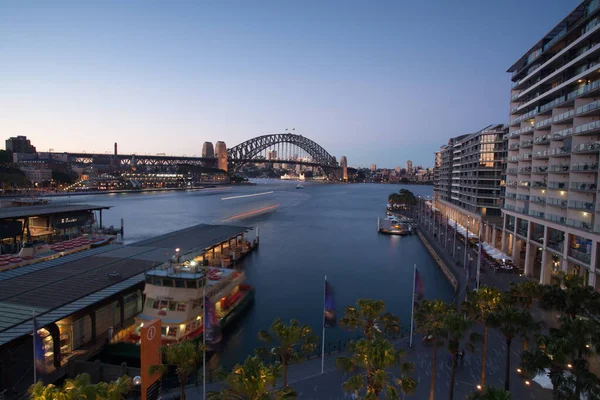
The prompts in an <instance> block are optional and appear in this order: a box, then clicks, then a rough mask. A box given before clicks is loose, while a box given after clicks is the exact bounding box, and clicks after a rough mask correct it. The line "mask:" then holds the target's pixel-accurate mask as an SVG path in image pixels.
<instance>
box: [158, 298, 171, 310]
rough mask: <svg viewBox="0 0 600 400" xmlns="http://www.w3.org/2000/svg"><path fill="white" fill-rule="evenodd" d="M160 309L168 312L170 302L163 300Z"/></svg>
mask: <svg viewBox="0 0 600 400" xmlns="http://www.w3.org/2000/svg"><path fill="white" fill-rule="evenodd" d="M158 308H160V309H161V310H164V311H167V309H168V308H169V301H168V300H161V301H160V305H159V307H158Z"/></svg>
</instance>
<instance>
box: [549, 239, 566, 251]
mask: <svg viewBox="0 0 600 400" xmlns="http://www.w3.org/2000/svg"><path fill="white" fill-rule="evenodd" d="M546 247H549V248H551V249H552V250H556V251H558V252H560V253H562V252H563V250H564V249H565V242H555V241H552V240H548V243H547V244H546Z"/></svg>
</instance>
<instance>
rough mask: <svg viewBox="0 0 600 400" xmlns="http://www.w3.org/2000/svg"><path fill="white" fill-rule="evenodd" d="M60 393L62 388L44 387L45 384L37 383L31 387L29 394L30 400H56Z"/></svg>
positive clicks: (50, 385) (51, 385)
mask: <svg viewBox="0 0 600 400" xmlns="http://www.w3.org/2000/svg"><path fill="white" fill-rule="evenodd" d="M59 393H60V388H58V387H56V386H54V385H53V384H49V385H47V386H46V385H44V383H43V382H37V383H36V384H34V385H31V386H30V387H29V390H27V394H29V398H30V400H55V399H56V398H57V397H58V394H59Z"/></svg>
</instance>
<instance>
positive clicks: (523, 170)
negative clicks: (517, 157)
mask: <svg viewBox="0 0 600 400" xmlns="http://www.w3.org/2000/svg"><path fill="white" fill-rule="evenodd" d="M519 173H520V174H530V173H531V167H521V168H519Z"/></svg>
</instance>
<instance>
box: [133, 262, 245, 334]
mask: <svg viewBox="0 0 600 400" xmlns="http://www.w3.org/2000/svg"><path fill="white" fill-rule="evenodd" d="M145 275H146V286H145V289H144V296H145V298H146V303H145V304H144V308H143V310H142V313H141V314H139V315H138V316H137V317H136V319H135V328H134V330H133V332H132V333H131V335H130V338H129V340H128V341H133V342H138V341H139V335H140V329H141V328H142V327H143V326H144V323H145V322H148V321H151V320H153V319H155V318H159V319H160V320H161V321H162V332H161V334H162V337H161V342H162V344H163V345H168V344H170V343H175V342H180V341H184V340H196V339H199V338H200V337H202V334H203V333H204V321H203V315H204V303H205V301H204V296H206V299H207V300H206V303H207V307H211V308H210V311H212V312H209V313H208V314H209V315H214V316H215V319H214V320H213V321H211V324H210V325H209V326H211V328H212V332H211V333H212V334H213V335H214V336H213V337H216V338H217V339H216V340H214V341H213V343H214V342H218V341H219V339H220V331H221V330H222V329H224V328H226V327H227V325H229V324H230V323H231V322H232V321H233V320H235V319H236V318H237V317H238V316H239V315H240V314H241V313H242V311H244V310H245V309H246V308H247V307H248V306H249V305H250V304H251V302H252V300H253V298H254V288H252V287H251V286H249V285H246V284H244V281H245V279H246V276H245V274H244V272H243V271H240V270H234V269H227V268H216V267H210V266H200V265H199V264H198V263H196V262H195V261H194V260H191V261H185V262H183V263H172V262H170V263H167V264H163V265H162V266H159V267H157V268H156V269H153V270H149V271H147V272H146V274H145ZM215 322H216V323H217V324H216V325H217V328H216V331H215Z"/></svg>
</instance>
